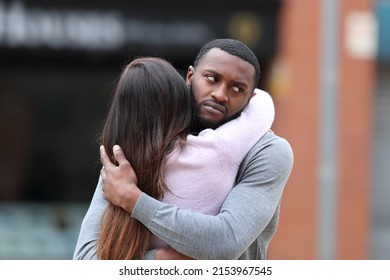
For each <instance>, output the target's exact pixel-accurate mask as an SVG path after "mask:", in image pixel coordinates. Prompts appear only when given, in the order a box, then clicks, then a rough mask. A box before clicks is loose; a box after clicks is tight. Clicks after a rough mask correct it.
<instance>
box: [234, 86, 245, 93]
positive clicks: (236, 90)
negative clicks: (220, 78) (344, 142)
mask: <svg viewBox="0 0 390 280" xmlns="http://www.w3.org/2000/svg"><path fill="white" fill-rule="evenodd" d="M233 90H234V91H235V92H237V93H240V92H243V89H242V88H240V87H233Z"/></svg>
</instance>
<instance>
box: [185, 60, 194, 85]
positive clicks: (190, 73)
mask: <svg viewBox="0 0 390 280" xmlns="http://www.w3.org/2000/svg"><path fill="white" fill-rule="evenodd" d="M194 74H195V68H194V67H193V66H191V65H190V66H189V67H188V70H187V76H186V83H187V85H188V86H191V83H192V78H193V77H194Z"/></svg>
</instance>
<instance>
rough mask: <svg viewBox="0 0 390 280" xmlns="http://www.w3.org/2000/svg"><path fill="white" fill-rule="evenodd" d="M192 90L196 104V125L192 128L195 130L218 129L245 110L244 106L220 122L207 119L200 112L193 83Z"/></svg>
mask: <svg viewBox="0 0 390 280" xmlns="http://www.w3.org/2000/svg"><path fill="white" fill-rule="evenodd" d="M190 90H191V96H192V101H193V104H195V116H196V118H195V123H194V127H193V129H191V130H192V131H193V132H197V133H199V132H201V131H202V130H204V129H207V128H211V129H216V128H217V127H219V126H221V125H223V124H224V123H226V122H228V121H230V120H232V119H235V118H237V117H238V116H240V115H241V113H242V111H243V110H244V108H245V106H244V108H242V109H241V110H240V111H238V112H237V113H235V114H234V115H232V116H230V117H228V118H226V119H223V120H221V121H219V122H212V121H209V120H207V119H204V118H202V116H201V115H200V114H199V110H200V109H199V106H198V104H197V102H196V100H195V97H194V93H193V91H192V85H191V86H190Z"/></svg>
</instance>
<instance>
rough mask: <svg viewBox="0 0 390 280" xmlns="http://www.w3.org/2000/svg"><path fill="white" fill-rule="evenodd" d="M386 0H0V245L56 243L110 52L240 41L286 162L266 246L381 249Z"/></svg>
mask: <svg viewBox="0 0 390 280" xmlns="http://www.w3.org/2000/svg"><path fill="white" fill-rule="evenodd" d="M389 28H390V0H376V1H375V0H341V1H338V0H284V1H282V0H280V1H277V0H263V1H256V0H252V1H250V0H240V1H233V0H224V1H222V0H211V1H206V0H198V1H192V2H186V3H185V4H177V2H176V1H137V3H130V1H128V2H126V1H117V0H113V1H99V0H95V1H73V0H72V1H71V0H69V1H53V0H51V1H48V0H36V1H22V0H18V1H6V0H0V259H70V258H71V257H72V254H73V250H74V247H75V244H76V241H77V237H78V233H79V229H80V224H81V221H82V219H83V217H84V215H85V213H86V211H87V208H88V205H89V202H90V200H91V198H92V195H93V192H94V189H95V187H96V183H97V179H98V176H99V170H100V163H99V152H98V142H97V140H98V137H99V133H100V131H101V129H102V125H103V121H104V118H105V114H106V111H107V102H108V99H109V96H110V94H111V91H112V89H113V86H114V83H115V80H116V79H117V78H118V76H119V74H120V71H121V69H122V66H123V65H124V64H125V63H126V62H128V61H130V60H131V59H132V58H133V57H135V56H140V55H155V56H162V57H164V58H166V59H168V60H169V61H171V62H172V63H173V65H174V66H175V67H176V68H177V69H178V70H179V71H181V72H182V73H183V75H184V74H185V72H186V70H187V67H188V66H189V65H191V64H192V62H193V60H194V59H195V56H196V54H197V52H198V50H199V48H200V47H201V46H202V45H203V44H205V43H206V42H208V41H210V40H212V39H215V38H226V37H229V38H235V39H239V40H241V41H243V42H245V43H246V44H247V45H248V46H250V47H251V48H252V49H253V51H254V52H255V53H256V55H257V57H258V59H259V61H260V65H261V70H262V76H261V82H260V85H259V87H260V88H262V89H264V90H267V91H269V92H270V93H271V95H272V96H273V98H274V101H275V105H276V112H277V115H276V121H275V124H274V127H273V130H274V131H275V132H276V133H277V134H278V135H280V136H282V137H284V138H286V139H287V140H288V141H289V142H290V144H291V146H292V148H293V150H294V155H295V164H294V168H293V171H292V174H291V177H290V179H289V181H288V183H287V185H286V189H285V193H284V196H283V200H282V207H281V218H280V223H279V229H278V231H277V233H276V235H275V237H274V240H273V242H272V243H271V246H270V248H269V256H268V257H269V259H390V188H389V187H390V186H389V185H390V172H389V171H390V169H389V167H390V33H389V32H387V31H386V30H388V29H389Z"/></svg>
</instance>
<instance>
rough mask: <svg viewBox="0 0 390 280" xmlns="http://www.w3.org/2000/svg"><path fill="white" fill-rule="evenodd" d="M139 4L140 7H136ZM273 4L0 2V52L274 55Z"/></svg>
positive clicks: (229, 2)
mask: <svg viewBox="0 0 390 280" xmlns="http://www.w3.org/2000/svg"><path fill="white" fill-rule="evenodd" d="M137 2H139V1H137ZM277 8H278V1H261V2H258V1H222V0H220V1H215V0H214V1H192V2H191V3H185V2H182V3H177V2H172V1H145V2H142V3H132V2H130V1H128V2H127V1H79V2H74V1H34V2H33V3H32V1H1V0H0V51H3V52H4V51H8V52H9V51H18V50H20V49H24V50H27V51H28V52H30V51H41V50H48V51H53V52H58V51H73V52H80V51H82V52H83V51H84V52H85V51H87V52H104V53H108V54H120V53H123V52H129V51H130V52H131V51H133V52H135V53H137V52H138V53H142V54H144V53H147V54H158V55H163V56H164V55H167V56H173V55H175V56H188V55H191V57H192V56H193V55H194V52H196V51H197V50H198V49H199V47H200V46H202V45H203V44H204V43H205V42H207V41H209V40H212V39H214V38H222V37H230V38H236V39H240V40H242V41H244V42H245V43H247V44H248V45H249V46H250V47H251V48H252V49H253V50H254V51H255V52H256V54H257V55H258V56H259V57H261V56H269V55H272V54H273V53H274V52H275V50H276V23H277Z"/></svg>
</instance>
